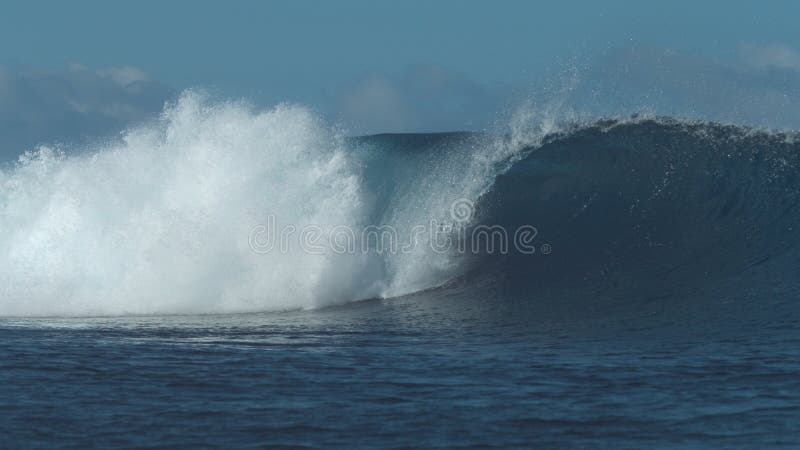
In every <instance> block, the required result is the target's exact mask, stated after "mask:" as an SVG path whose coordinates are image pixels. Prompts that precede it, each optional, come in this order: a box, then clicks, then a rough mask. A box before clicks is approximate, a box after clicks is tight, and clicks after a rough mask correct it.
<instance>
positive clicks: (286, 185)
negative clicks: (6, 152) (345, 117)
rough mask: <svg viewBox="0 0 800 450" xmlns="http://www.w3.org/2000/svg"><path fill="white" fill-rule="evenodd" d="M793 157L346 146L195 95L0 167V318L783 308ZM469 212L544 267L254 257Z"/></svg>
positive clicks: (305, 124)
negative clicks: (335, 308) (415, 300)
mask: <svg viewBox="0 0 800 450" xmlns="http://www.w3.org/2000/svg"><path fill="white" fill-rule="evenodd" d="M799 146H800V145H799V144H796V143H795V142H794V136H793V135H789V134H779V133H778V134H775V133H773V134H770V133H764V132H757V131H753V130H749V129H746V128H737V127H730V126H720V125H715V124H706V123H686V122H679V121H672V120H655V119H635V120H629V121H627V122H612V121H605V122H603V121H601V122H594V123H590V124H587V125H581V126H577V125H576V126H571V127H569V128H566V129H565V128H560V127H558V126H556V124H555V123H554V122H552V121H549V120H546V118H544V119H543V118H537V117H533V116H530V115H527V116H525V115H523V116H519V120H518V122H515V123H513V124H512V126H511V131H510V132H509V133H507V134H502V135H489V134H478V133H450V134H433V135H377V136H369V137H362V138H345V137H343V136H342V134H341V133H340V132H338V131H337V130H335V129H331V128H329V127H327V126H325V125H324V124H323V123H322V122H321V121H319V120H318V119H317V118H316V117H315V116H314V114H312V113H311V112H310V111H308V110H307V109H304V108H302V107H297V106H290V105H283V106H278V107H276V108H274V109H271V110H268V111H256V110H254V109H253V108H251V107H248V106H247V105H245V104H242V103H212V102H209V101H208V100H207V99H205V98H204V97H203V96H202V95H199V94H197V93H193V92H187V93H185V94H184V95H183V96H182V97H181V99H180V100H179V101H178V102H176V103H175V104H174V105H170V106H168V107H167V109H166V110H165V112H164V113H163V115H162V116H161V117H160V119H159V120H158V121H155V122H154V123H152V124H148V125H145V126H141V127H139V128H136V129H132V130H130V131H128V132H126V133H125V134H124V135H123V136H122V137H121V139H120V141H119V142H113V143H108V144H104V145H101V146H99V147H97V148H92V149H84V150H83V151H81V152H78V153H70V154H65V153H64V152H60V151H57V150H54V149H51V148H44V147H43V148H40V149H39V150H37V151H36V152H31V153H28V154H26V155H24V156H23V157H22V158H21V159H20V161H19V162H18V163H17V164H16V165H15V166H14V167H10V168H8V169H6V170H5V171H3V172H1V173H0V249H2V251H1V252H0V277H2V290H3V291H2V295H0V315H4V316H41V315H44V316H53V315H69V316H75V315H78V316H80V315H121V314H173V313H229V312H248V311H265V310H284V309H297V308H314V307H320V306H325V305H330V304H338V303H344V302H349V301H355V300H360V299H367V298H375V297H395V296H401V295H405V294H410V293H414V292H418V291H427V292H428V293H429V296H432V297H447V296H450V295H451V294H453V292H455V293H457V294H458V295H457V296H464V295H471V296H474V297H479V298H481V299H483V300H485V301H505V302H526V303H528V304H542V305H548V303H547V301H546V299H547V298H548V296H549V298H558V299H559V302H561V303H564V299H565V298H567V297H571V298H575V299H578V298H580V299H582V300H580V301H584V302H585V301H587V300H586V299H587V298H589V299H597V298H599V296H605V297H607V298H616V299H622V298H624V299H630V298H639V299H643V300H642V301H643V302H645V303H646V302H647V301H651V300H652V299H658V298H662V299H663V298H665V297H670V298H680V299H684V301H687V302H688V301H692V300H688V299H690V298H696V297H697V296H706V297H713V298H719V299H724V300H725V301H729V300H730V299H731V298H733V297H734V296H736V297H742V296H744V297H747V296H750V297H753V296H758V295H761V296H763V295H764V293H765V292H767V293H768V294H769V296H770V298H778V297H780V298H787V296H791V295H795V294H796V293H797V287H796V286H795V283H794V281H793V280H794V275H795V273H796V269H797V267H798V261H800V258H798V253H797V251H796V248H797V245H796V244H797V242H798V236H797V232H796V229H795V225H794V224H795V223H796V222H797V219H798V211H797V204H798V201H800V186H798V179H797V168H798V167H800V161H798V158H800V156H798V155H800V153H799V152H798V150H800V148H798V147H799ZM458 202H464V204H466V205H469V206H472V205H474V206H475V208H476V209H475V211H474V212H475V215H474V216H473V215H471V214H469V215H468V217H467V219H466V221H465V222H462V223H460V224H459V226H461V227H462V228H463V229H464V230H465V231H466V232H470V231H474V230H476V229H478V228H479V227H480V226H483V225H485V226H499V227H502V228H503V229H505V230H511V231H513V230H517V229H519V228H520V227H524V226H534V227H536V230H537V234H536V241H535V242H536V246H535V247H536V248H537V249H538V250H539V251H538V252H536V253H534V254H532V255H531V254H522V253H519V252H515V251H513V249H512V251H511V252H503V253H500V252H493V253H491V254H489V253H487V252H483V253H481V252H475V253H471V254H464V253H459V252H454V251H437V250H435V249H434V248H433V246H432V245H430V244H431V242H430V241H431V240H432V239H434V238H433V237H432V236H431V235H428V234H422V235H418V236H417V238H418V240H419V241H418V242H416V244H417V245H415V246H413V247H410V249H409V250H408V251H400V252H386V251H380V249H377V248H375V245H372V244H370V242H369V239H366V238H364V237H363V236H362V235H360V234H359V235H357V236H356V237H355V240H356V241H359V239H360V242H356V243H358V244H361V246H360V247H358V248H367V250H365V251H351V252H323V253H322V254H315V253H313V252H309V251H307V250H306V249H302V248H298V247H297V246H293V245H291V243H290V244H289V245H287V247H286V248H285V249H284V248H282V247H281V245H280V243H279V244H278V245H277V246H276V247H274V248H272V249H271V251H268V252H265V251H256V250H259V249H254V246H253V242H254V241H253V236H254V234H253V233H254V230H256V229H258V227H259V226H262V225H264V224H268V225H269V228H270V229H273V230H278V229H280V230H283V231H285V230H286V229H287V227H293V229H295V230H300V229H305V228H307V227H314V228H315V229H317V230H318V231H319V234H320V236H322V238H321V239H322V240H321V241H320V245H321V246H322V247H326V248H330V247H331V246H333V245H335V242H334V240H335V239H334V238H333V237H332V236H334V233H333V231H334V230H337V229H341V228H346V229H349V230H364V229H365V228H368V227H370V226H372V225H381V226H390V227H392V229H393V230H395V232H396V233H397V236H399V237H400V239H401V241H402V240H403V238H404V237H410V236H414V229H415V227H418V226H428V227H431V226H432V224H434V223H435V224H451V223H452V219H453V218H454V217H455V216H454V214H457V213H458V211H456V210H454V205H457V204H458ZM471 212H472V211H469V213H471ZM448 221H450V222H448ZM256 243H260V241H258V240H256ZM373 244H374V243H373ZM545 244H546V246H547V249H548V252H542V251H541V250H542V249H543V248H544V247H543V246H542V245H545ZM545 253H546V254H545ZM566 292H574V293H578V294H576V295H571V296H569V295H565V293H566ZM708 294H712V295H708ZM648 299H649V300H648ZM432 300H434V301H435V298H433V299H432ZM576 301H577V300H576ZM625 301H626V302H627V301H628V300H625ZM620 302H622V303H625V302H623V301H620ZM549 305H551V306H552V302H551V303H549ZM548 308H549V306H548ZM568 309H570V310H572V307H570V308H568Z"/></svg>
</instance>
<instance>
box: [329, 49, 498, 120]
mask: <svg viewBox="0 0 800 450" xmlns="http://www.w3.org/2000/svg"><path fill="white" fill-rule="evenodd" d="M502 98H503V95H502V94H501V92H500V91H499V90H497V91H492V90H491V89H490V88H488V87H486V86H482V85H480V84H478V83H475V82H473V81H472V80H470V79H468V78H467V77H465V76H463V75H461V74H459V73H457V72H454V71H451V70H448V69H446V68H444V67H442V66H439V65H435V64H418V65H415V66H411V67H408V68H407V69H406V70H405V71H404V72H402V73H400V74H386V73H377V72H373V73H368V74H365V75H364V76H362V77H361V78H360V79H358V80H356V81H355V82H353V83H351V84H350V85H348V86H346V87H345V88H344V89H343V90H342V92H341V93H340V94H339V96H338V102H337V105H336V106H335V107H334V110H335V112H334V114H333V115H334V118H336V119H338V120H341V121H343V122H344V123H345V125H346V126H347V127H348V128H351V129H352V131H354V132H357V133H383V132H427V131H454V130H470V129H476V128H481V127H483V126H485V125H487V123H488V122H489V121H490V120H491V118H492V117H493V116H494V114H495V113H496V112H497V110H498V105H499V104H500V100H501V99H502Z"/></svg>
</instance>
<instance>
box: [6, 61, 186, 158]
mask: <svg viewBox="0 0 800 450" xmlns="http://www.w3.org/2000/svg"><path fill="white" fill-rule="evenodd" d="M173 94H174V92H173V90H172V89H171V88H169V87H167V86H165V85H163V84H160V83H157V82H154V81H152V80H151V78H150V76H149V75H148V74H147V73H146V72H144V71H143V70H141V69H138V68H135V67H130V66H128V67H116V68H105V69H99V70H92V69H90V68H88V67H86V66H84V65H81V64H75V63H73V64H70V65H69V66H68V67H65V68H63V69H60V70H51V69H41V68H32V67H25V66H1V65H0V159H2V160H6V161H7V160H9V159H13V158H15V157H16V155H19V154H20V153H22V152H23V151H25V150H29V149H31V148H32V147H34V146H36V145H38V144H41V143H52V142H60V143H72V142H79V141H83V140H86V139H90V138H94V137H99V136H105V135H109V134H111V133H115V132H118V131H120V130H122V129H123V128H124V127H126V126H128V125H129V124H131V123H135V122H137V121H141V120H145V119H146V118H148V117H150V116H152V115H154V114H157V113H158V112H159V111H161V109H162V107H163V105H164V102H165V101H166V100H167V99H168V98H169V97H171V96H172V95H173Z"/></svg>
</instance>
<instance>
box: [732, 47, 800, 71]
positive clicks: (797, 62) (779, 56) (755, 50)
mask: <svg viewBox="0 0 800 450" xmlns="http://www.w3.org/2000/svg"><path fill="white" fill-rule="evenodd" d="M739 52H740V55H741V57H742V59H743V60H744V62H745V63H747V64H748V65H750V66H753V67H756V68H759V69H772V68H775V69H792V70H800V54H798V53H797V51H795V50H794V49H793V48H791V47H789V46H787V45H784V44H780V43H772V44H766V45H757V44H742V45H741V46H740V47H739Z"/></svg>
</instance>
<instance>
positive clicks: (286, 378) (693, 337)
mask: <svg viewBox="0 0 800 450" xmlns="http://www.w3.org/2000/svg"><path fill="white" fill-rule="evenodd" d="M428 300H433V299H429V298H422V297H419V298H413V299H401V300H396V301H368V302H364V303H361V304H357V305H351V306H347V307H341V308H333V309H327V310H322V311H305V312H287V313H275V314H255V315H239V316H203V317H187V316H184V317H148V318H125V319H122V318H117V319H99V318H98V319H61V320H57V319H39V320H30V319H27V320H15V321H9V320H5V321H3V323H2V331H0V337H1V339H0V354H2V359H1V360H0V386H2V387H1V388H0V391H2V397H0V398H1V399H2V400H0V424H2V434H3V444H2V445H3V447H7V448H23V447H26V448H30V447H56V448H87V447H104V448H107V447H131V448H166V447H201V448H207V447H226V448H231V447H237V448H238V447H245V448H246V447H286V448H331V447H345V448H354V447H355V448H376V447H377V448H404V447H421V446H424V447H441V448H462V447H468V448H531V447H536V448H766V447H786V448H796V447H797V445H798V436H800V409H798V408H797V404H798V402H799V401H800V381H799V380H798V377H797V373H798V370H800V363H799V362H798V361H800V350H798V349H800V346H799V345H798V344H800V336H799V335H798V333H797V330H798V325H799V324H798V323H797V322H786V323H783V324H781V325H780V326H777V325H776V326H771V327H770V326H765V327H761V328H750V329H742V330H737V331H736V332H734V333H730V334H728V333H717V332H709V331H708V330H707V329H705V328H704V326H703V324H702V323H700V324H694V325H693V326H685V327H677V328H676V327H674V326H672V324H669V323H662V324H660V326H654V327H648V328H647V329H642V328H641V327H638V326H636V324H633V323H632V324H628V325H627V326H619V327H617V328H615V329H614V330H608V329H606V327H604V326H603V325H602V324H597V323H594V326H592V324H587V325H586V326H585V327H563V326H557V325H555V324H552V323H550V324H547V323H535V322H533V323H531V322H529V323H502V322H499V321H497V318H494V319H493V318H491V317H487V318H486V319H488V323H486V322H484V321H483V320H482V312H479V311H475V310H472V309H471V308H466V309H464V310H461V309H457V308H455V307H453V305H448V306H447V307H446V308H441V307H437V306H436V305H435V304H434V305H431V304H429V303H427V301H428Z"/></svg>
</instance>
